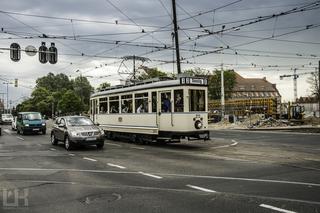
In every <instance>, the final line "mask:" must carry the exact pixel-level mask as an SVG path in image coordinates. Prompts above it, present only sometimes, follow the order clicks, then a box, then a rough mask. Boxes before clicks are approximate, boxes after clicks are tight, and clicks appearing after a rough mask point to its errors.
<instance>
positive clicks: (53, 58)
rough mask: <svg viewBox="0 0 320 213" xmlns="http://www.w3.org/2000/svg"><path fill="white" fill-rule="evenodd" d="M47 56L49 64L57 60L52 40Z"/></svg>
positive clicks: (56, 52) (56, 51)
mask: <svg viewBox="0 0 320 213" xmlns="http://www.w3.org/2000/svg"><path fill="white" fill-rule="evenodd" d="M48 58H49V63H50V64H55V63H57V61H58V50H57V48H56V47H55V44H54V43H53V42H52V43H51V47H50V48H49V53H48Z"/></svg>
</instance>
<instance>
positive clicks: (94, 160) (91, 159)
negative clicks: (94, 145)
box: [83, 157, 97, 162]
mask: <svg viewBox="0 0 320 213" xmlns="http://www.w3.org/2000/svg"><path fill="white" fill-rule="evenodd" d="M83 159H84V160H89V161H93V162H96V161H97V160H96V159H93V158H87V157H83Z"/></svg>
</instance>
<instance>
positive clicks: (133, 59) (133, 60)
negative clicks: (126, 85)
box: [132, 55, 136, 84]
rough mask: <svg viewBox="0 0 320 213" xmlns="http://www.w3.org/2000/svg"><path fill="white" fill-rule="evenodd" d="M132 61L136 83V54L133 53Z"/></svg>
mask: <svg viewBox="0 0 320 213" xmlns="http://www.w3.org/2000/svg"><path fill="white" fill-rule="evenodd" d="M132 63H133V81H134V84H136V56H135V55H133V57H132Z"/></svg>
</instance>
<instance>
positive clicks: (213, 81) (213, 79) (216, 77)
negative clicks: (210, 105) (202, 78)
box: [208, 70, 236, 100]
mask: <svg viewBox="0 0 320 213" xmlns="http://www.w3.org/2000/svg"><path fill="white" fill-rule="evenodd" d="M223 76H224V90H225V98H226V99H228V98H230V96H231V92H232V89H233V87H234V85H235V83H236V75H235V72H234V71H233V70H227V71H224V75H223ZM208 82H209V88H208V90H209V91H208V93H209V99H212V100H214V99H220V98H221V71H215V72H214V74H213V75H210V76H209V81H208Z"/></svg>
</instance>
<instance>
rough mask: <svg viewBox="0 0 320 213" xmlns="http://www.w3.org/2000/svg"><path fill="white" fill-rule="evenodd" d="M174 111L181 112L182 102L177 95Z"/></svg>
mask: <svg viewBox="0 0 320 213" xmlns="http://www.w3.org/2000/svg"><path fill="white" fill-rule="evenodd" d="M175 108H176V109H175V111H176V112H182V111H183V102H182V98H181V95H180V94H179V93H178V94H177V97H176V100H175Z"/></svg>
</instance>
